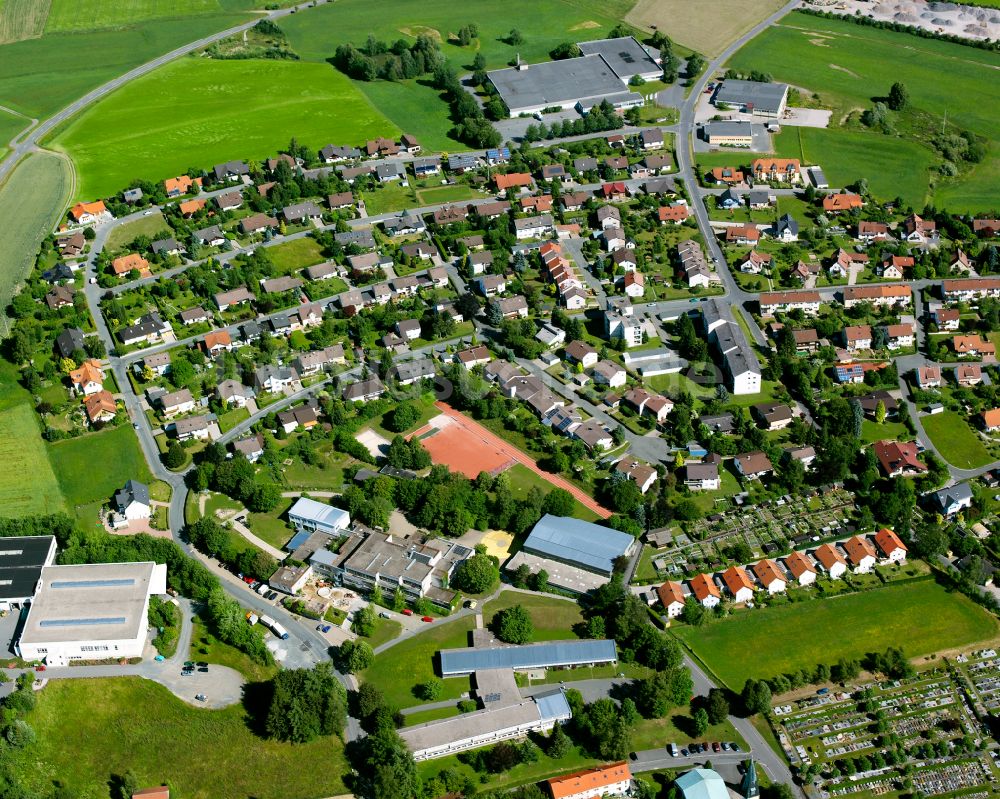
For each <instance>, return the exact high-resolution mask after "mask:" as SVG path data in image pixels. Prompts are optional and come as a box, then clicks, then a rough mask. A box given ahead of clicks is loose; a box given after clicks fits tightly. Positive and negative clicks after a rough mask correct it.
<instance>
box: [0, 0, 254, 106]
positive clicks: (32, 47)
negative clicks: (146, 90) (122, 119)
mask: <svg viewBox="0 0 1000 799" xmlns="http://www.w3.org/2000/svg"><path fill="white" fill-rule="evenodd" d="M20 2H25V0H4V4H3V6H2V8H3V9H6V8H8V7H9V6H10V5H11V3H20ZM26 2H27V4H29V5H37V6H41V5H42V3H32V0H26ZM45 5H47V3H45ZM226 6H227V8H229V7H230V6H229V3H226ZM250 18H251V16H250V15H249V14H247V13H232V12H230V11H228V10H227V11H224V12H221V13H216V14H203V15H197V16H192V17H189V18H186V19H185V18H171V19H154V20H149V21H147V22H141V23H136V24H132V25H128V26H126V27H121V28H115V29H108V30H101V31H88V32H80V33H47V34H46V35H44V36H42V37H40V38H35V39H25V40H24V41H18V42H14V43H13V44H8V45H4V60H3V69H2V70H0V98H3V99H2V101H0V103H2V104H3V105H6V106H9V107H10V108H13V109H15V110H17V111H21V112H22V113H25V114H27V115H28V116H31V117H36V118H38V119H42V118H44V117H47V116H50V115H51V114H53V113H54V112H56V111H58V110H59V109H61V108H64V107H65V106H67V105H69V103H71V102H72V101H73V100H75V99H77V98H78V97H81V96H82V95H84V94H86V93H87V92H88V91H90V90H91V89H93V88H95V87H97V86H99V85H101V84H102V83H105V82H106V81H109V80H111V79H112V78H114V77H115V76H117V75H122V74H124V73H126V72H128V71H129V70H130V69H132V68H133V67H136V66H138V65H139V64H144V63H146V62H147V61H149V60H151V59H153V58H155V57H156V56H158V55H162V54H163V53H167V52H170V51H171V50H173V49H174V48H176V47H180V46H181V45H183V44H186V43H187V42H191V41H194V40H196V39H199V38H201V37H204V36H207V35H209V34H211V33H214V32H215V31H220V30H225V29H226V28H229V27H232V26H233V25H237V24H239V23H240V22H244V21H246V20H248V19H250ZM98 54H99V55H98Z"/></svg>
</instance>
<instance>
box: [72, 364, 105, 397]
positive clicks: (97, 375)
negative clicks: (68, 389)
mask: <svg viewBox="0 0 1000 799" xmlns="http://www.w3.org/2000/svg"><path fill="white" fill-rule="evenodd" d="M69 382H70V383H71V384H72V386H73V390H74V391H76V392H77V393H78V394H82V395H83V396H85V397H86V396H89V395H90V394H96V393H97V392H98V391H102V390H103V389H104V372H102V371H101V362H100V361H98V360H96V359H95V358H89V359H87V360H86V361H84V362H83V363H82V364H80V368H79V369H74V370H73V371H72V372H70V373H69Z"/></svg>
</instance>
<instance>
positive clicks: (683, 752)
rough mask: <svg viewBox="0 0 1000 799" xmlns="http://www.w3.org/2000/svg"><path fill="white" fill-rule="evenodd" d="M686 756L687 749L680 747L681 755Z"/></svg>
mask: <svg viewBox="0 0 1000 799" xmlns="http://www.w3.org/2000/svg"><path fill="white" fill-rule="evenodd" d="M687 756H688V750H687V749H681V757H687Z"/></svg>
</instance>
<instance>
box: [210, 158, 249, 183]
mask: <svg viewBox="0 0 1000 799" xmlns="http://www.w3.org/2000/svg"><path fill="white" fill-rule="evenodd" d="M212 171H213V172H215V179H216V180H228V179H230V178H236V177H241V176H242V175H249V174H250V167H248V166H247V165H246V163H245V162H243V161H226V163H224V164H216V165H215V166H214V167H212Z"/></svg>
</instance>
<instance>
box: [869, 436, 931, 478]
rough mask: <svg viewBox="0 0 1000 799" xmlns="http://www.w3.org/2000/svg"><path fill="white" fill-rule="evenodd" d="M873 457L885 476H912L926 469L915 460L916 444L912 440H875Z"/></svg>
mask: <svg viewBox="0 0 1000 799" xmlns="http://www.w3.org/2000/svg"><path fill="white" fill-rule="evenodd" d="M875 457H876V458H878V462H879V465H880V466H881V467H882V471H883V472H885V474H886V477H913V476H915V475H918V474H923V473H924V472H926V471H927V467H926V466H925V465H924V464H922V463H921V462H920V461H919V460H917V445H916V444H914V443H913V442H912V441H876V442H875Z"/></svg>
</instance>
